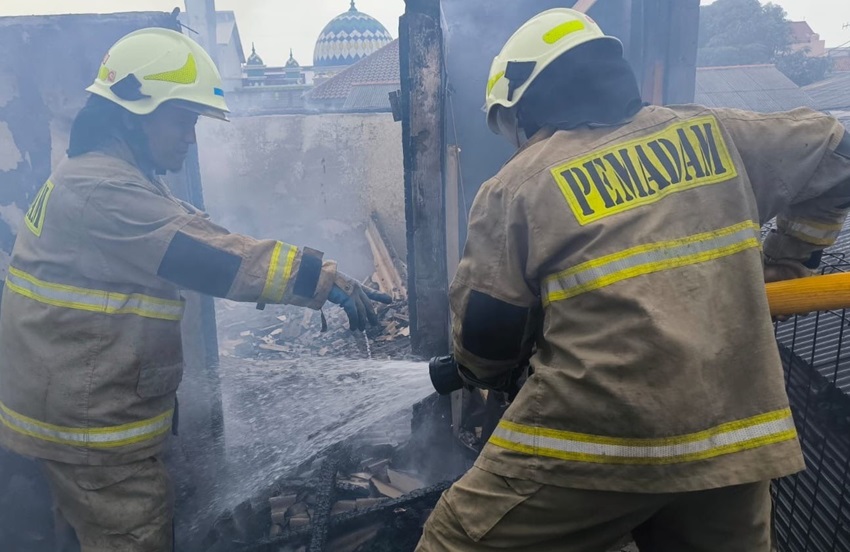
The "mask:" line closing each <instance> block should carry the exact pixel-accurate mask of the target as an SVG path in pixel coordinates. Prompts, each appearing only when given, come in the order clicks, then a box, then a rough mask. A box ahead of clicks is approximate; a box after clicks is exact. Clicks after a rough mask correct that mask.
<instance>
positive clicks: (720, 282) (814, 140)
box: [451, 106, 850, 493]
mask: <svg viewBox="0 0 850 552" xmlns="http://www.w3.org/2000/svg"><path fill="white" fill-rule="evenodd" d="M843 136H844V129H843V128H842V127H841V125H840V124H839V123H838V122H837V121H835V120H834V119H833V118H831V117H828V116H826V115H823V114H820V113H816V112H814V111H811V110H807V109H800V110H796V111H792V112H789V113H779V114H771V115H763V114H756V113H750V112H743V111H736V110H729V109H708V108H704V107H699V106H679V107H671V108H662V107H648V108H645V109H644V110H642V111H641V112H640V113H639V114H638V115H637V116H636V118H635V119H634V120H633V121H632V122H630V123H628V124H625V125H623V126H620V127H616V128H596V129H591V128H583V129H578V130H573V131H560V132H554V133H553V132H552V131H550V132H548V133H546V132H545V131H543V133H541V134H540V135H538V136H536V137H535V138H534V139H533V140H532V142H531V143H529V144H528V145H527V147H525V148H524V149H523V150H522V151H520V152H519V153H518V154H517V155H516V156H515V157H514V159H512V160H511V161H510V162H509V163H508V164H507V165H506V166H505V167H504V168H503V169H502V171H501V172H500V173H499V174H498V175H497V176H496V177H495V178H493V179H492V180H490V181H488V182H487V183H485V184H484V186H483V187H482V189H481V191H480V192H479V194H478V196H477V198H476V200H475V203H474V206H473V208H472V213H471V215H470V224H469V236H468V242H467V245H466V249H465V252H464V257H463V260H462V261H461V263H460V267H459V268H458V272H457V276H456V278H455V280H454V283H453V285H452V289H451V303H452V316H453V333H454V347H455V354H456V358H457V360H458V361H459V363H460V364H461V365H463V366H466V367H467V368H468V369H469V370H470V371H471V372H472V373H473V375H474V376H476V377H477V378H480V379H485V380H490V381H495V380H497V379H499V377H501V376H502V375H503V374H504V373H506V372H507V371H509V370H511V369H513V368H514V367H515V366H516V365H517V363H518V362H520V361H521V360H522V359H523V356H524V355H527V354H528V353H529V351H528V350H527V348H524V347H523V345H522V342H521V341H522V340H521V337H522V334H523V328H524V327H525V326H526V323H527V321H528V320H529V319H530V318H531V319H534V316H535V315H534V313H535V312H542V314H541V315H540V317H539V319H538V322H537V323H538V326H537V338H536V345H537V347H536V352H535V353H534V355H533V357H532V358H531V365H532V366H533V368H534V375H533V376H532V377H531V378H530V379H529V381H528V382H527V383H526V384H525V386H524V387H523V388H522V390H521V392H520V393H519V396H518V397H517V398H516V400H515V402H514V403H513V404H512V405H511V406H510V408H509V409H508V411H507V413H506V414H505V416H504V419H503V420H502V421H501V423H500V424H499V426H498V428H497V429H496V431H495V433H494V434H493V436H492V438H491V439H490V441H489V443H488V444H487V445H486V447H485V448H484V450H483V452H482V454H481V456H480V458H479V460H478V462H477V465H478V466H479V467H480V468H483V469H485V470H488V471H490V472H493V473H496V474H500V475H503V476H506V477H513V478H521V479H527V480H533V481H536V482H539V483H544V484H552V485H558V486H566V487H574V488H582V489H596V490H605V491H621V492H649V493H656V492H682V491H694V490H701V489H710V488H716V487H722V486H728V485H736V484H743V483H748V482H755V481H760V480H767V479H771V478H775V477H779V476H785V475H788V474H792V473H795V472H797V471H799V470H801V469H803V468H804V463H803V458H802V455H801V451H800V446H799V443H798V440H797V433H796V430H795V426H794V421H793V419H792V415H791V412H790V410H789V404H788V398H787V396H786V393H785V389H784V385H783V375H782V365H781V363H780V358H779V355H778V350H777V346H776V342H775V339H774V334H773V327H772V324H771V318H770V315H769V311H768V305H767V299H766V294H765V289H764V279H763V278H764V275H763V265H762V250H761V243H760V227H761V225H762V224H764V223H766V222H768V221H770V220H771V219H773V218H774V217H776V216H777V215H779V219H778V225H779V229H778V231H776V232H775V233H773V234H772V235H771V236H770V237H769V238H768V239H767V241H766V243H765V245H764V248H765V255H766V256H768V257H771V258H773V259H793V260H797V261H799V262H806V261H809V260H810V257H811V256H812V254H813V253H815V252H817V251H819V250H822V249H823V248H824V247H826V246H828V245H830V244H832V243H833V242H834V240H835V239H836V237H837V235H838V232H839V230H840V229H841V226H842V223H843V221H844V219H845V216H846V214H847V207H848V205H850V160H848V159H847V158H846V157H842V156H841V155H839V154H838V153H835V150H836V148H837V147H839V145H840V144H841V145H842V146H843V147H844V148H845V149H846V145H847V144H846V142H847V141H846V140H844V141H843V142H842V139H843ZM842 151H844V150H842ZM845 155H846V153H845Z"/></svg>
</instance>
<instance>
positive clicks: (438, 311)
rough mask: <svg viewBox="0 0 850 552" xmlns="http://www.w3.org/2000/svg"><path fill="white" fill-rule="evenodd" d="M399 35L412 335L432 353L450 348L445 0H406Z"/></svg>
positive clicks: (421, 349)
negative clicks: (442, 7)
mask: <svg viewBox="0 0 850 552" xmlns="http://www.w3.org/2000/svg"><path fill="white" fill-rule="evenodd" d="M399 39H400V48H401V56H400V57H401V92H402V113H403V116H402V132H403V147H404V173H405V178H404V180H405V183H404V187H405V211H406V216H407V243H408V270H409V274H408V293H409V298H410V327H411V338H412V347H413V352H414V353H415V354H418V355H421V356H423V357H431V356H437V355H440V354H445V353H446V352H447V351H448V349H449V343H448V335H449V307H448V273H447V268H446V234H445V229H446V207H445V185H444V178H443V172H444V171H443V167H444V152H445V148H444V147H443V143H444V141H443V121H444V95H443V90H444V81H445V75H444V73H445V71H444V63H443V33H442V28H441V26H440V2H439V0H406V11H405V14H404V15H403V16H402V18H401V22H400V28H399Z"/></svg>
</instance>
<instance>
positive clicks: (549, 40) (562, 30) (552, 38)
mask: <svg viewBox="0 0 850 552" xmlns="http://www.w3.org/2000/svg"><path fill="white" fill-rule="evenodd" d="M584 29H585V26H584V22H583V21H579V20H575V21H568V22H566V23H563V24H561V25H558V26H557V27H555V28H554V29H552V30H551V31H549V32H547V33H546V34H545V35H543V42H545V43H546V44H555V43H556V42H558V41H559V40H561V39H562V38H564V37H565V36H567V35H571V34H573V33H577V32H579V31H583V30H584Z"/></svg>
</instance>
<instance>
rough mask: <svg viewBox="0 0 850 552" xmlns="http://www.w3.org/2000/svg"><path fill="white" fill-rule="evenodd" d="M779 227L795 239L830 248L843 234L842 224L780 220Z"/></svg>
mask: <svg viewBox="0 0 850 552" xmlns="http://www.w3.org/2000/svg"><path fill="white" fill-rule="evenodd" d="M779 227H780V228H782V229H783V230H785V232H787V233H788V234H790V235H792V236H794V237H795V238H798V239H801V240H803V241H806V242H809V243H811V244H814V245H822V246H824V247H828V246H830V245H832V244H834V243H835V240H837V239H838V236H839V235H840V234H841V229H842V228H843V225H842V224H825V223H820V222H815V221H812V220H806V219H787V220H780V221H779Z"/></svg>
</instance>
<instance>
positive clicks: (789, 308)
mask: <svg viewBox="0 0 850 552" xmlns="http://www.w3.org/2000/svg"><path fill="white" fill-rule="evenodd" d="M767 300H768V302H769V303H770V314H772V315H773V316H781V315H791V314H805V313H809V312H815V311H824V310H840V309H846V308H850V272H849V273H846V274H828V275H826V276H813V277H811V278H799V279H797V280H785V281H782V282H773V283H770V284H767Z"/></svg>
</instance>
